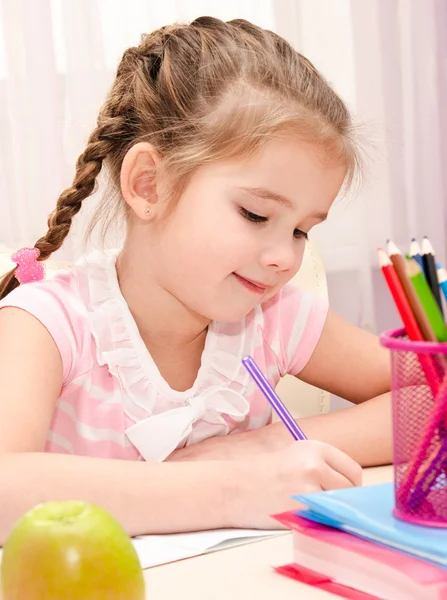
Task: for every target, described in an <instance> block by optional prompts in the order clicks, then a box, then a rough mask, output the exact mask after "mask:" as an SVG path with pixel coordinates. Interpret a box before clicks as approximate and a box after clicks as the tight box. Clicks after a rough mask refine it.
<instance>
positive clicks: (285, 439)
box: [165, 423, 291, 462]
mask: <svg viewBox="0 0 447 600" xmlns="http://www.w3.org/2000/svg"><path fill="white" fill-rule="evenodd" d="M290 440H291V437H290V434H289V433H288V431H287V430H286V429H285V427H284V425H283V424H282V423H275V424H273V425H266V426H265V427H260V428H259V429H253V430H250V431H244V432H242V433H233V434H231V435H222V436H215V437H211V438H208V439H207V440H204V441H203V442H200V443H198V444H191V445H190V446H186V447H185V448H179V449H178V450H174V452H173V453H172V454H170V455H169V456H168V457H167V458H166V459H165V462H166V461H168V462H182V461H195V460H243V459H246V458H256V457H257V456H259V455H260V454H263V453H265V452H272V451H274V450H278V449H280V448H283V447H284V446H286V445H289V444H290Z"/></svg>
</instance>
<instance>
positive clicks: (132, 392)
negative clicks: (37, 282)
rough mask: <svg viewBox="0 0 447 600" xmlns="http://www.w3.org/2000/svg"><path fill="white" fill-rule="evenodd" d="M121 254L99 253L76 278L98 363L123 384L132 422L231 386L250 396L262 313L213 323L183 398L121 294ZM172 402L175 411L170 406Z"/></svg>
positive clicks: (215, 419) (80, 265)
mask: <svg viewBox="0 0 447 600" xmlns="http://www.w3.org/2000/svg"><path fill="white" fill-rule="evenodd" d="M119 253H120V250H107V251H105V252H102V251H99V250H96V251H94V252H92V253H91V254H90V255H88V256H86V257H84V258H82V259H81V260H80V261H78V262H77V263H76V264H75V265H74V268H73V272H74V276H75V277H76V278H77V281H78V285H79V286H80V291H81V294H82V296H83V297H84V298H85V300H86V305H87V309H88V316H89V324H90V328H91V332H92V335H93V338H94V340H95V344H96V359H97V361H98V364H99V365H101V366H104V365H105V366H107V368H108V370H109V372H110V373H111V375H112V376H113V377H115V378H116V379H117V380H118V381H119V383H120V385H121V390H122V402H123V407H124V410H125V413H126V414H127V416H128V417H129V418H130V419H131V420H132V421H134V422H135V423H138V422H140V421H141V420H142V419H146V418H147V417H149V416H151V415H152V414H157V413H160V412H164V411H166V410H168V411H169V409H171V408H177V407H179V406H184V405H185V404H187V402H188V400H190V399H192V398H194V397H196V396H198V395H202V394H203V393H205V392H206V391H207V390H208V389H209V388H211V387H215V386H219V387H220V388H226V387H229V386H230V385H231V386H232V388H233V389H234V390H235V391H237V392H238V393H240V394H241V395H245V393H246V391H247V388H248V386H249V384H250V377H249V375H248V373H247V372H246V370H245V368H244V367H243V365H242V358H243V357H244V356H246V355H252V354H253V350H254V348H255V347H256V345H257V344H259V343H260V340H261V339H262V331H261V321H262V311H261V309H260V307H258V308H257V309H256V310H255V311H253V312H252V313H251V314H250V315H249V316H248V317H247V318H246V319H244V320H242V321H240V322H237V323H230V324H228V323H217V322H212V323H211V324H210V326H209V328H208V334H207V338H206V342H205V348H204V350H203V354H202V363H201V367H200V369H199V372H198V375H197V378H196V381H195V383H194V385H193V386H192V388H191V389H189V390H186V391H184V392H179V391H176V390H173V389H172V388H170V387H169V385H168V384H167V383H166V381H165V380H164V379H163V377H162V376H161V374H160V372H159V370H158V368H157V366H156V364H155V363H154V361H153V360H152V357H151V356H150V354H149V352H148V350H147V348H146V346H145V344H144V342H143V340H142V339H141V336H140V334H139V331H138V328H137V325H136V323H135V321H134V319H133V317H132V314H131V313H130V311H129V308H128V306H127V303H126V301H125V299H124V297H123V296H122V294H121V290H120V288H119V284H118V278H117V274H116V260H117V258H118V255H119ZM236 341H237V342H238V343H237V346H236ZM235 348H237V349H236V350H235ZM167 402H168V403H172V405H171V406H169V405H168V406H167ZM203 420H204V421H205V422H208V423H215V424H218V423H220V424H221V423H222V422H223V421H222V416H221V415H217V414H214V415H212V414H207V415H204V417H203Z"/></svg>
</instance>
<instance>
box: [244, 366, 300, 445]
mask: <svg viewBox="0 0 447 600" xmlns="http://www.w3.org/2000/svg"><path fill="white" fill-rule="evenodd" d="M242 363H243V365H244V367H245V368H246V369H247V371H248V372H249V373H250V375H251V376H252V377H253V379H254V381H255V383H256V385H257V386H258V387H259V389H260V390H261V392H262V393H263V394H264V396H265V398H266V400H267V401H268V402H269V403H270V404H271V405H272V407H273V409H274V410H275V411H276V413H277V415H278V417H279V418H280V419H281V421H282V422H283V423H284V425H285V426H286V427H287V429H288V430H289V432H290V433H291V434H292V437H293V439H295V440H305V439H306V435H305V434H304V431H303V430H302V429H301V427H300V426H299V425H298V423H297V422H296V421H295V419H294V418H293V417H292V415H291V414H290V412H289V410H288V409H287V408H286V406H285V404H284V403H283V402H282V400H281V399H280V398H279V396H278V394H277V393H276V392H275V390H274V389H273V388H272V386H271V385H270V383H269V382H268V381H267V379H266V378H265V377H264V375H263V374H262V371H261V370H260V368H259V367H258V365H257V364H256V363H255V361H254V360H253V359H252V358H251V356H246V357H245V358H243V359H242Z"/></svg>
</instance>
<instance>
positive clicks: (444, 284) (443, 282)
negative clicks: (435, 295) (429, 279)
mask: <svg viewBox="0 0 447 600" xmlns="http://www.w3.org/2000/svg"><path fill="white" fill-rule="evenodd" d="M436 271H437V273H438V283H439V287H440V288H441V290H442V293H443V294H444V298H445V300H446V302H447V271H446V270H445V269H444V267H443V266H442V265H441V264H440V263H436Z"/></svg>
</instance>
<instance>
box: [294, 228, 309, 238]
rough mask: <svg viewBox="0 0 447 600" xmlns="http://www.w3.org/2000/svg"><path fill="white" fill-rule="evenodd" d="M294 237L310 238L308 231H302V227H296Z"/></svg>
mask: <svg viewBox="0 0 447 600" xmlns="http://www.w3.org/2000/svg"><path fill="white" fill-rule="evenodd" d="M293 237H294V238H295V239H297V240H301V239H304V240H307V239H308V235H307V233H306V232H305V231H301V229H295V231H294V232H293Z"/></svg>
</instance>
